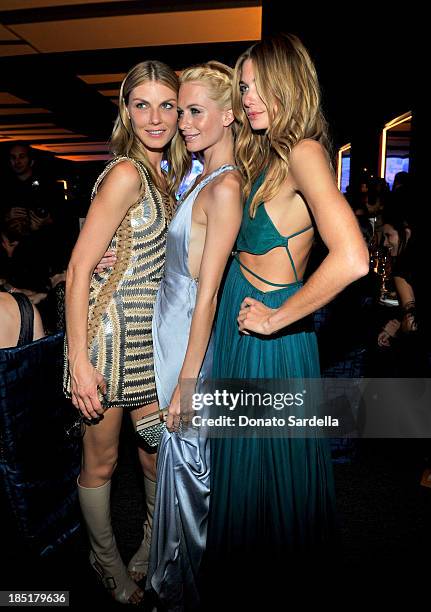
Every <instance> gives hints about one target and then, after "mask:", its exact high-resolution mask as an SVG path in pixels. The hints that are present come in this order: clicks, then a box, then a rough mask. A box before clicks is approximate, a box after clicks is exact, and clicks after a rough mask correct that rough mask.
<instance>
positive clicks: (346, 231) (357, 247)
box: [238, 140, 369, 334]
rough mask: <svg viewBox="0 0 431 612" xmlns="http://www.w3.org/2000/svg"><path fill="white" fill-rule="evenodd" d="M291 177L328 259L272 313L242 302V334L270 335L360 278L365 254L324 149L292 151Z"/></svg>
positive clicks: (304, 145)
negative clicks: (313, 221) (324, 247)
mask: <svg viewBox="0 0 431 612" xmlns="http://www.w3.org/2000/svg"><path fill="white" fill-rule="evenodd" d="M290 174H291V177H292V179H293V181H294V183H295V187H296V190H297V191H298V192H300V193H301V194H302V195H303V197H304V198H305V200H306V202H307V204H308V205H309V207H310V209H311V211H312V213H313V217H314V219H315V222H316V225H317V227H318V229H319V232H320V235H321V237H322V239H323V241H324V242H325V244H326V246H327V247H328V255H327V256H326V258H325V259H324V260H323V262H322V263H321V265H320V266H319V267H318V269H317V270H316V271H315V272H314V274H313V275H312V276H311V277H310V278H309V279H308V281H307V282H306V283H305V285H304V286H303V287H302V288H301V289H300V290H299V291H298V292H297V293H295V294H294V295H293V296H292V297H291V298H289V299H288V300H287V301H286V302H285V303H284V304H283V305H282V306H281V307H280V308H278V309H276V310H273V309H269V308H267V307H266V306H263V304H261V303H260V302H257V300H253V299H252V298H246V299H245V300H244V301H243V303H242V305H241V311H240V313H239V317H238V322H239V329H240V330H241V331H243V330H245V329H248V330H251V331H255V332H259V333H263V334H271V333H274V332H276V331H278V330H280V329H282V328H283V327H286V326H287V325H290V324H291V323H293V322H295V321H298V320H299V319H302V318H303V317H304V316H306V315H308V314H310V313H312V312H314V311H315V310H317V309H318V308H320V307H321V306H323V305H324V304H327V303H328V302H329V301H330V300H332V299H333V298H334V297H335V296H336V295H337V293H339V292H340V291H342V289H344V288H345V287H346V286H347V285H348V284H350V283H351V282H353V281H355V280H357V279H359V278H360V277H362V276H365V275H366V274H367V273H368V269H369V255H368V249H367V246H366V244H365V241H364V239H363V237H362V234H361V232H360V229H359V226H358V223H357V221H356V218H355V215H354V214H353V212H352V210H351V208H350V206H349V204H348V203H347V202H346V200H345V198H344V197H343V195H342V194H341V193H340V192H339V190H338V188H337V186H336V183H335V180H334V177H333V175H332V172H331V170H330V167H329V163H328V158H327V154H326V152H325V149H324V148H323V147H322V146H321V145H320V144H319V143H318V142H316V141H313V140H304V141H302V142H301V143H299V144H298V145H297V146H296V147H295V148H294V149H293V151H292V153H291V156H290Z"/></svg>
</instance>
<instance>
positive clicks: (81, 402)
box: [70, 361, 106, 419]
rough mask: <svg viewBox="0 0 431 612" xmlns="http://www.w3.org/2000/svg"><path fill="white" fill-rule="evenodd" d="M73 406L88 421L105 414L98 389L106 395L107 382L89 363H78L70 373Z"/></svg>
mask: <svg viewBox="0 0 431 612" xmlns="http://www.w3.org/2000/svg"><path fill="white" fill-rule="evenodd" d="M70 376H71V388H72V404H73V405H74V406H75V408H77V409H78V410H79V411H80V412H81V414H82V415H83V416H84V417H86V418H87V419H97V417H99V416H100V415H101V414H103V413H104V411H105V410H104V408H103V407H102V404H101V403H100V399H99V396H98V393H97V391H98V389H100V391H101V392H102V393H106V382H105V379H104V378H103V376H102V374H100V372H98V371H97V370H96V369H95V368H94V367H93V366H92V365H91V363H90V362H89V361H85V362H82V363H76V364H75V366H74V368H73V370H72V369H71V372H70Z"/></svg>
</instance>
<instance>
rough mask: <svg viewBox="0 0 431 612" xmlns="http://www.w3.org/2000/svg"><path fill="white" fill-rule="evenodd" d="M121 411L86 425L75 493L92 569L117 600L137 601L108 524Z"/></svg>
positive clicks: (138, 596) (138, 594)
mask: <svg viewBox="0 0 431 612" xmlns="http://www.w3.org/2000/svg"><path fill="white" fill-rule="evenodd" d="M122 413H123V411H122V410H121V409H120V408H110V409H109V410H107V411H106V412H105V414H104V418H103V419H102V420H101V421H100V422H99V423H97V424H96V425H89V426H87V428H86V432H85V435H84V440H83V446H84V449H83V458H82V468H81V474H80V477H79V481H78V492H79V501H80V504H81V509H82V513H83V516H84V519H85V522H86V525H87V530H88V535H89V539H90V543H91V547H92V551H91V554H90V561H91V564H92V565H93V568H94V569H95V571H96V572H97V573H98V574H99V576H100V577H101V578H102V580H103V583H104V585H105V587H107V588H109V589H110V590H112V593H113V596H114V597H115V599H116V600H117V601H119V602H121V603H139V602H140V601H141V600H142V597H143V592H142V590H141V589H140V588H139V587H138V585H137V584H136V583H135V582H134V581H133V580H131V579H130V577H129V576H128V574H127V571H126V568H125V566H124V563H123V561H122V560H121V557H120V554H119V552H118V549H117V544H116V542H115V537H114V534H113V532H112V525H111V512H110V490H111V482H110V481H111V476H112V474H113V471H114V469H115V466H116V464H117V457H118V440H119V433H120V428H121V420H122Z"/></svg>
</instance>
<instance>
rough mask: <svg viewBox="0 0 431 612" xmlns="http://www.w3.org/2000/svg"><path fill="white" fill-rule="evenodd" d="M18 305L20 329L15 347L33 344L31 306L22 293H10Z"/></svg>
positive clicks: (32, 314)
mask: <svg viewBox="0 0 431 612" xmlns="http://www.w3.org/2000/svg"><path fill="white" fill-rule="evenodd" d="M9 295H11V296H12V297H13V298H14V299H15V301H16V303H17V304H18V308H19V313H20V315H21V327H20V331H19V338H18V342H17V346H23V345H24V344H29V343H30V342H33V329H34V312H33V306H32V304H31V302H30V300H29V299H28V297H27V296H26V295H24V294H23V293H10V294H9Z"/></svg>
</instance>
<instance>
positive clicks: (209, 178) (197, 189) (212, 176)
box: [188, 164, 238, 200]
mask: <svg viewBox="0 0 431 612" xmlns="http://www.w3.org/2000/svg"><path fill="white" fill-rule="evenodd" d="M229 170H238V167H237V166H233V165H232V164H224V165H223V166H220V168H217V169H216V170H214V171H213V172H211V174H208V176H206V177H205V178H204V179H203V180H202V181H201V182H200V183H198V184H197V185H196V187H193V188H192V189H191V190H190V191H189V192H188V195H190V194H191V193H193V196H194V197H193V199H194V200H195V199H196V198H197V196H198V194H199V193H200V191H201V189H203V188H204V187H205V185H208V183H210V182H211V181H212V180H213V179H215V178H217V177H218V176H219V175H220V174H223V173H224V172H228V171H229Z"/></svg>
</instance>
